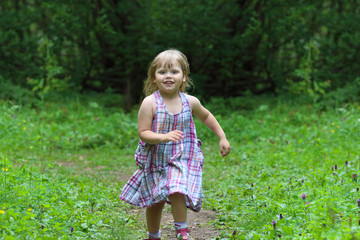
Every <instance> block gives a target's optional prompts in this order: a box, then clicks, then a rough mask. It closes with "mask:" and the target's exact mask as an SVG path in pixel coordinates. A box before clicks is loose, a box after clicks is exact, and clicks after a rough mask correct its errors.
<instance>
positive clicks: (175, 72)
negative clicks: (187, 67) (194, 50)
mask: <svg viewBox="0 0 360 240" xmlns="http://www.w3.org/2000/svg"><path fill="white" fill-rule="evenodd" d="M178 72H179V71H176V70H173V71H171V73H172V74H177V73H178Z"/></svg>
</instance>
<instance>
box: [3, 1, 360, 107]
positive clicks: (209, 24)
mask: <svg viewBox="0 0 360 240" xmlns="http://www.w3.org/2000/svg"><path fill="white" fill-rule="evenodd" d="M359 6H360V4H359V1H358V0H354V1H343V0H335V1H329V0H326V1H316V2H314V1H284V0H272V1H265V0H256V1H250V0H248V1H235V0H230V1H219V0H209V1H206V4H205V3H204V2H203V1H195V2H193V3H192V4H191V6H190V5H189V4H188V1H185V0H178V1H168V0H161V1H147V0H139V1H109V0H104V1H89V0H87V1H81V2H74V1H70V2H69V1H64V0H59V1H49V0H44V1H25V2H24V1H23V2H21V4H20V2H19V1H9V0H5V1H2V2H1V4H0V10H1V11H2V13H3V14H1V15H0V43H1V44H0V50H1V51H0V72H1V75H2V78H3V79H5V80H6V81H10V82H12V83H13V85H16V86H27V87H31V88H32V89H33V91H34V92H35V95H36V96H38V97H39V98H40V99H43V98H45V96H46V95H51V94H49V93H52V92H54V91H55V92H56V91H62V90H64V89H65V90H66V89H69V88H70V89H72V90H74V89H76V90H78V91H79V90H81V91H83V90H88V89H92V90H96V91H100V92H104V91H106V90H107V89H112V90H114V91H116V92H120V93H123V94H124V95H125V98H124V105H125V107H126V110H127V111H130V110H131V107H132V106H133V105H136V104H137V103H138V101H139V99H141V97H142V96H141V95H142V93H141V92H142V91H140V89H141V88H142V85H143V81H144V79H145V78H146V70H147V67H148V64H149V62H150V61H151V60H152V59H153V57H154V56H155V55H156V54H157V53H158V52H160V51H162V50H164V49H167V48H178V49H179V50H181V51H183V52H184V53H185V54H186V55H187V56H188V59H189V61H190V65H191V69H192V73H193V75H192V77H193V79H194V82H195V85H196V88H195V92H196V94H197V95H200V96H202V97H203V98H205V99H207V100H209V99H210V96H218V97H220V96H227V97H228V96H242V95H246V93H248V92H250V93H253V94H256V95H257V94H262V93H272V94H274V93H283V92H288V91H291V92H296V93H301V94H306V95H308V97H309V98H311V99H312V100H313V101H314V102H318V101H319V100H321V99H322V98H323V96H324V93H326V92H327V91H330V90H336V89H337V88H338V87H342V86H344V83H346V84H352V83H353V81H354V79H356V78H357V77H358V69H359V62H358V61H357V56H358V52H359V47H358V44H357V43H358V42H359V38H360V31H359V28H358V26H357V23H358V22H359V20H360V19H359V18H360V16H359V14H358V12H359ZM2 82H3V80H1V83H2ZM29 84H30V85H29ZM7 97H9V96H7ZM15 100H18V99H15ZM19 101H21V99H20V100H19Z"/></svg>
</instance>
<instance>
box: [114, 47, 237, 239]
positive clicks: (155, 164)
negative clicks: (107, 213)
mask: <svg viewBox="0 0 360 240" xmlns="http://www.w3.org/2000/svg"><path fill="white" fill-rule="evenodd" d="M189 73H190V68H189V63H188V61H187V58H186V56H185V55H184V54H183V53H181V52H180V51H178V50H175V49H170V50H166V51H163V52H161V53H159V54H158V55H157V56H156V57H155V59H154V60H153V62H152V63H151V65H150V67H149V70H148V78H147V80H146V82H145V87H144V92H145V93H146V95H147V97H146V98H145V99H144V100H143V102H142V104H141V106H140V109H139V113H138V133H139V137H140V141H139V144H138V147H137V149H136V153H135V159H136V164H137V166H138V167H139V169H138V170H137V171H136V172H135V173H134V175H133V176H132V177H131V178H130V180H129V181H128V182H127V183H126V185H125V186H124V188H123V190H122V192H121V194H120V199H122V200H124V201H125V202H128V203H130V204H133V205H135V206H138V207H146V222H147V227H148V238H147V240H158V239H161V237H160V220H161V214H162V210H163V207H164V204H165V203H166V202H167V203H169V204H171V211H172V215H173V218H174V224H175V231H176V236H177V238H178V239H191V238H190V235H189V232H190V230H189V229H188V226H187V208H189V209H191V210H193V211H195V212H197V211H200V209H201V206H202V199H203V197H204V196H203V193H202V167H203V163H204V157H203V153H202V151H201V141H200V140H199V139H198V138H197V135H196V129H195V124H194V121H193V116H195V117H197V118H198V119H199V120H200V121H201V122H203V123H204V124H205V125H206V126H207V127H209V128H210V129H211V130H212V131H213V132H214V133H215V134H216V135H217V136H218V138H219V147H220V153H221V154H222V156H226V155H228V154H229V152H230V144H229V142H228V140H227V139H226V136H225V133H224V131H223V129H222V128H221V126H220V124H219V123H218V121H217V120H216V119H215V117H214V116H213V115H212V114H211V113H210V112H209V111H208V110H207V109H206V108H204V107H203V106H202V105H201V103H200V101H199V100H198V99H197V98H196V97H194V96H191V95H188V94H186V93H185V90H186V88H187V87H188V86H189V85H191V84H192V82H191V79H190V78H189Z"/></svg>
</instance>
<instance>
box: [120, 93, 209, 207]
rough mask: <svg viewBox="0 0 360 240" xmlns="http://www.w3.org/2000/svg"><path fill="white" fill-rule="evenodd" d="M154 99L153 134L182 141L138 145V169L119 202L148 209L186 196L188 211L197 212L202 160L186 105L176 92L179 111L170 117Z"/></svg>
mask: <svg viewBox="0 0 360 240" xmlns="http://www.w3.org/2000/svg"><path fill="white" fill-rule="evenodd" d="M154 96H155V101H156V109H155V116H154V119H153V122H152V131H154V132H156V133H162V134H165V133H168V132H170V131H173V130H180V131H182V132H183V136H184V138H183V139H182V141H181V142H177V143H176V142H172V141H171V142H167V143H159V144H148V143H145V142H143V141H140V142H139V144H138V147H137V149H136V153H135V160H136V165H137V166H138V167H139V169H138V170H136V172H135V173H134V175H133V176H132V177H131V178H130V180H129V181H128V182H127V183H126V184H125V186H124V188H123V190H122V192H121V194H120V199H121V200H123V201H125V202H128V203H130V204H133V205H135V206H138V207H151V206H153V205H154V204H156V203H159V202H162V201H164V200H165V201H167V202H168V203H170V201H169V198H168V196H169V195H171V194H173V193H176V192H177V193H181V194H183V195H184V196H185V199H186V206H187V207H188V208H189V209H191V210H193V211H196V212H197V211H200V208H201V205H202V199H203V193H202V186H201V184H202V166H203V163H204V156H203V153H202V151H201V148H200V147H201V141H200V140H199V139H197V137H196V129H195V124H194V120H193V117H192V113H191V108H190V104H189V101H188V99H187V98H186V96H185V94H184V93H182V92H179V96H180V97H181V102H182V110H181V112H180V113H177V114H172V113H170V112H168V111H167V109H166V106H165V104H164V102H163V99H162V97H161V95H160V93H159V91H157V92H155V93H154Z"/></svg>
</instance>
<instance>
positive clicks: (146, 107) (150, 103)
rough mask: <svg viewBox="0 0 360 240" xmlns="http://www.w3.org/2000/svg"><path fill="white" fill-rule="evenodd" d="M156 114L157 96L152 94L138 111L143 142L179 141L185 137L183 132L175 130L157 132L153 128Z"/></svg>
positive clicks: (139, 130) (139, 128) (140, 134)
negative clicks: (163, 132)
mask: <svg viewBox="0 0 360 240" xmlns="http://www.w3.org/2000/svg"><path fill="white" fill-rule="evenodd" d="M154 115H155V98H154V95H150V96H148V97H146V98H145V99H144V101H143V102H142V103H141V106H140V109H139V113H138V133H139V137H140V139H141V140H142V141H143V142H146V143H149V144H158V143H163V142H170V141H174V142H178V141H181V139H183V133H182V132H181V131H178V130H175V131H172V132H168V133H166V134H160V133H155V132H153V131H152V130H151V126H152V121H153V118H154Z"/></svg>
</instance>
